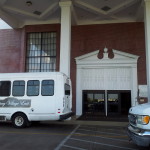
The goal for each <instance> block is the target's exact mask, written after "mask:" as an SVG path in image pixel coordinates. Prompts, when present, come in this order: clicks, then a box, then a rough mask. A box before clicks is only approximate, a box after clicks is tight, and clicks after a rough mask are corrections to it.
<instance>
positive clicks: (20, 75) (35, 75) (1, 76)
mask: <svg viewBox="0 0 150 150" xmlns="http://www.w3.org/2000/svg"><path fill="white" fill-rule="evenodd" d="M56 75H63V76H66V75H65V74H64V73H61V72H25V73H0V80H2V79H7V80H8V79H12V78H31V77H32V78H41V77H42V78H43V77H53V78H54V77H55V76H56ZM66 77H67V76H66Z"/></svg>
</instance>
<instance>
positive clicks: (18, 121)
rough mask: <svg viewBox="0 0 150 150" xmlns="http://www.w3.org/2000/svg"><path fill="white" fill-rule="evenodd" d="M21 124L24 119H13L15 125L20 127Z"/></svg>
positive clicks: (19, 117)
mask: <svg viewBox="0 0 150 150" xmlns="http://www.w3.org/2000/svg"><path fill="white" fill-rule="evenodd" d="M23 123H24V119H23V118H22V117H21V116H17V117H16V118H15V124H16V125H17V126H22V125H23Z"/></svg>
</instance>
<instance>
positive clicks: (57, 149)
mask: <svg viewBox="0 0 150 150" xmlns="http://www.w3.org/2000/svg"><path fill="white" fill-rule="evenodd" d="M79 127H80V125H78V126H77V127H76V128H75V129H74V130H73V131H72V132H71V133H70V134H69V135H68V136H67V137H66V138H65V139H64V140H63V141H62V142H61V143H60V144H59V145H58V146H57V147H56V148H55V149H54V150H59V149H60V148H61V147H62V146H63V145H64V144H65V142H66V141H67V140H68V139H69V138H70V137H71V136H72V135H73V134H74V133H75V132H76V130H77V129H78V128H79Z"/></svg>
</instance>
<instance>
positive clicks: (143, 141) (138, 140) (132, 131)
mask: <svg viewBox="0 0 150 150" xmlns="http://www.w3.org/2000/svg"><path fill="white" fill-rule="evenodd" d="M127 133H128V136H129V138H130V139H131V140H132V141H133V142H134V143H135V144H137V145H138V146H143V147H148V146H149V145H150V130H141V129H139V128H134V127H132V126H131V125H129V126H128V128H127Z"/></svg>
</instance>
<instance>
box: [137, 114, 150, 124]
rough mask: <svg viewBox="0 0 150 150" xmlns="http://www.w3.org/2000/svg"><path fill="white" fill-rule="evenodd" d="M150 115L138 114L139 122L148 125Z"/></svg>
mask: <svg viewBox="0 0 150 150" xmlns="http://www.w3.org/2000/svg"><path fill="white" fill-rule="evenodd" d="M149 120H150V117H149V116H139V115H137V124H143V125H146V124H148V123H149Z"/></svg>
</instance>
